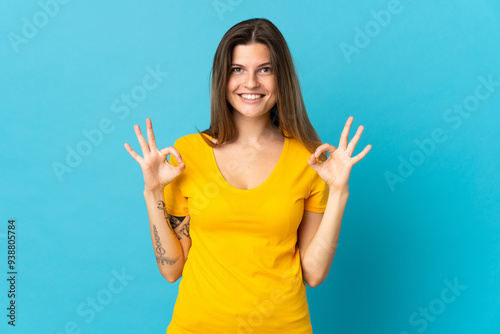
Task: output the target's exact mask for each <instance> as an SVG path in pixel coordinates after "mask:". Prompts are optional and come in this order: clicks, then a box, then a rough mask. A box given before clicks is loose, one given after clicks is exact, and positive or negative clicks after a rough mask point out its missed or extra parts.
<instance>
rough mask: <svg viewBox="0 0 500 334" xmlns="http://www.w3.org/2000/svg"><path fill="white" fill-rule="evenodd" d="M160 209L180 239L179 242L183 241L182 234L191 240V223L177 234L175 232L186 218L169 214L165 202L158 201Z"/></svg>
mask: <svg viewBox="0 0 500 334" xmlns="http://www.w3.org/2000/svg"><path fill="white" fill-rule="evenodd" d="M158 209H160V210H163V215H164V216H165V220H166V222H167V225H168V227H169V228H170V230H171V231H172V232H173V233H174V234H175V236H176V237H177V239H179V240H181V239H182V236H181V234H182V235H185V236H186V237H188V238H191V236H190V235H189V221H188V222H187V224H185V225H184V226H182V227H181V228H180V229H179V233H177V232H176V231H175V230H174V229H175V228H177V227H179V226H181V224H182V222H183V221H184V219H185V218H186V217H185V216H184V217H183V216H172V215H171V214H169V213H167V208H166V206H165V202H163V201H158Z"/></svg>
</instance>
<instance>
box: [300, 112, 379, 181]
mask: <svg viewBox="0 0 500 334" xmlns="http://www.w3.org/2000/svg"><path fill="white" fill-rule="evenodd" d="M352 120H353V117H352V116H351V117H349V118H348V119H347V122H346V124H345V126H344V130H343V131H342V134H341V135H340V142H339V147H338V148H337V147H335V146H332V145H330V144H328V143H324V144H322V145H320V146H318V148H316V151H315V152H314V153H313V154H312V155H311V157H310V158H309V160H308V163H309V166H311V167H312V168H313V169H314V170H315V171H316V172H317V173H318V174H319V176H321V178H322V179H323V181H325V183H326V184H328V186H329V187H330V189H332V190H333V189H336V190H341V191H348V190H349V187H348V183H349V176H350V174H351V169H352V166H354V165H355V164H356V163H358V162H359V161H360V160H361V159H363V158H364V157H365V155H366V154H367V153H368V152H369V151H370V149H371V148H372V146H371V145H367V146H366V147H365V148H364V149H363V151H361V153H359V154H358V155H356V156H355V157H351V155H352V153H353V152H354V148H355V147H356V144H357V143H358V140H359V137H360V136H361V133H362V132H363V126H360V127H359V128H358V131H356V134H355V135H354V137H353V138H352V140H351V142H350V143H349V145H347V140H348V138H349V129H350V128H351V124H352ZM324 151H328V152H330V156H329V157H328V159H327V160H326V161H324V162H322V163H319V162H317V161H316V158H317V157H319V156H320V155H321V153H323V152H324Z"/></svg>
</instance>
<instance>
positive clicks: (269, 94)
mask: <svg viewBox="0 0 500 334" xmlns="http://www.w3.org/2000/svg"><path fill="white" fill-rule="evenodd" d="M275 86H276V85H275V75H274V72H273V69H272V68H271V56H270V53H269V49H268V47H267V46H266V45H264V44H261V43H253V44H248V45H236V46H235V47H234V49H233V55H232V63H231V67H230V72H229V80H228V83H227V91H226V99H227V101H228V102H229V104H231V106H232V107H233V108H234V109H235V110H236V111H238V112H240V113H241V114H243V115H245V116H248V117H256V116H261V115H263V114H265V113H267V112H269V110H271V108H272V107H273V106H274V105H275V104H276V95H275V88H276V87H275Z"/></svg>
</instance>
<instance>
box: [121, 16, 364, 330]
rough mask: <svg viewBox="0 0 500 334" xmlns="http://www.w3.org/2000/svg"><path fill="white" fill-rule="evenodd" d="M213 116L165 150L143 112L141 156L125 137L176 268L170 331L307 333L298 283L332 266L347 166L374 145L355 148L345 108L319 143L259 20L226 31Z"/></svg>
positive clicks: (160, 244) (282, 54)
mask: <svg viewBox="0 0 500 334" xmlns="http://www.w3.org/2000/svg"><path fill="white" fill-rule="evenodd" d="M210 116H211V121H210V127H209V128H208V129H207V130H204V131H202V132H199V131H198V133H195V134H189V135H186V136H183V137H181V138H179V139H177V141H176V142H175V143H174V146H170V147H167V148H164V149H161V150H158V148H157V146H156V142H155V138H154V134H153V128H152V124H151V120H150V119H149V118H148V119H146V125H147V138H148V141H147V142H146V140H145V138H144V137H143V135H142V134H141V131H140V129H139V126H138V125H135V126H134V128H135V132H136V135H137V138H138V140H139V143H140V146H141V149H142V153H143V155H144V157H140V156H139V155H138V154H137V153H136V152H134V151H133V150H132V148H131V147H130V146H129V145H128V144H125V148H126V149H127V151H128V152H129V153H130V154H131V156H132V157H133V158H134V159H135V160H136V161H137V162H138V163H139V164H140V166H141V168H142V172H143V176H144V183H145V189H144V197H145V200H146V205H147V209H148V214H149V223H150V230H151V237H152V242H153V247H154V250H155V254H156V259H157V263H158V268H159V269H160V272H161V274H162V275H163V276H164V277H165V278H166V279H167V281H169V282H171V283H173V282H175V281H177V280H178V279H179V278H180V277H181V276H182V279H181V281H180V284H179V294H178V297H177V300H176V303H175V307H174V313H173V316H172V320H171V322H170V325H169V326H168V328H167V333H168V334H184V333H204V334H207V333H222V334H225V333H235V334H236V333H266V334H272V333H280V334H283V333H287V334H294V333H296V334H299V333H300V334H306V333H307V334H310V333H312V326H311V321H310V315H309V309H308V303H307V299H306V286H305V283H307V284H308V285H309V286H311V287H316V286H318V285H319V284H320V283H321V282H323V281H324V280H325V279H326V277H327V275H328V272H329V269H330V266H331V263H332V260H333V256H334V254H335V249H336V245H337V240H338V236H339V232H340V226H341V221H342V216H343V212H344V208H345V205H346V202H347V198H348V196H349V190H348V180H349V175H350V171H351V168H352V166H353V165H354V164H356V163H357V162H358V161H360V160H361V159H362V158H363V157H364V156H365V155H366V154H367V153H368V151H369V150H370V148H371V145H368V146H366V147H365V149H364V150H363V151H362V152H361V153H359V154H358V155H357V156H355V157H352V154H353V151H354V148H355V146H356V144H357V142H358V140H359V138H360V136H361V133H362V131H363V128H362V126H360V127H359V128H358V131H357V132H356V134H355V135H354V137H353V139H352V140H351V142H350V143H348V137H349V129H350V126H351V124H352V117H349V119H348V120H347V123H346V124H345V127H344V130H343V132H342V134H341V138H340V142H339V146H338V147H334V146H332V145H330V144H328V143H325V144H321V141H320V138H319V136H318V135H317V133H316V131H315V130H314V128H313V126H312V125H311V123H310V121H309V118H308V116H307V113H306V109H305V106H304V102H303V99H302V94H301V92H300V87H299V82H298V79H297V76H296V73H295V69H294V65H293V61H292V57H291V55H290V52H289V49H288V46H287V43H286V41H285V39H284V38H283V36H282V35H281V33H280V32H279V30H278V29H277V28H276V27H275V26H274V25H273V24H272V23H271V22H270V21H268V20H266V19H251V20H246V21H243V22H240V23H238V24H236V25H235V26H233V27H232V28H231V29H229V31H228V32H227V33H226V34H225V35H224V37H223V38H222V40H221V42H220V44H219V47H218V48H217V51H216V53H215V57H214V62H213V68H212V85H211V115H210ZM327 151H328V152H329V153H330V155H329V157H328V158H327V154H326V152H327ZM168 155H171V158H170V161H168V160H167V156H168ZM188 256H189V258H188ZM304 282H305V283H304Z"/></svg>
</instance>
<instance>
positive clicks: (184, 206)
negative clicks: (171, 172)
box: [163, 155, 189, 217]
mask: <svg viewBox="0 0 500 334" xmlns="http://www.w3.org/2000/svg"><path fill="white" fill-rule="evenodd" d="M169 163H170V164H171V165H172V166H178V165H179V163H178V162H177V160H176V159H175V157H174V156H173V155H170V161H169ZM163 197H164V199H165V207H166V209H167V213H169V214H171V215H172V216H180V217H183V216H187V215H189V210H188V202H187V198H186V197H184V195H183V194H182V191H181V185H180V177H179V176H178V177H176V178H175V179H174V180H173V181H172V182H170V183H169V184H167V185H166V186H165V188H163Z"/></svg>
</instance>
